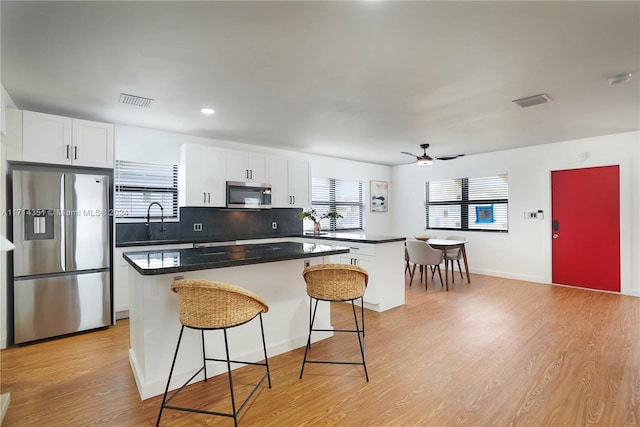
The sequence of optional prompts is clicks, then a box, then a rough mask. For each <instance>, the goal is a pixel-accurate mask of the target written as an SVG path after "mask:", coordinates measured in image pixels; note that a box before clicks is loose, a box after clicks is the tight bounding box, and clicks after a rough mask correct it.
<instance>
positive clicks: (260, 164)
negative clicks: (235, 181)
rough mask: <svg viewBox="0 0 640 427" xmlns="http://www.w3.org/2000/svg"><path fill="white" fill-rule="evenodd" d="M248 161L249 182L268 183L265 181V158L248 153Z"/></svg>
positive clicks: (261, 155)
mask: <svg viewBox="0 0 640 427" xmlns="http://www.w3.org/2000/svg"><path fill="white" fill-rule="evenodd" d="M248 160H249V180H250V181H254V182H260V183H269V182H268V181H267V156H265V155H263V154H257V153H249V156H248ZM269 184H270V183H269Z"/></svg>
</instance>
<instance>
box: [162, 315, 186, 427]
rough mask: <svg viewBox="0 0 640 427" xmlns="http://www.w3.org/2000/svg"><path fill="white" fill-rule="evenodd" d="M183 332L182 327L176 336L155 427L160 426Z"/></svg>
mask: <svg viewBox="0 0 640 427" xmlns="http://www.w3.org/2000/svg"><path fill="white" fill-rule="evenodd" d="M183 332H184V325H182V328H180V335H179V336H178V344H177V345H176V352H175V353H174V355H173V362H171V370H170V371H169V379H167V386H166V387H165V389H164V396H162V405H161V406H160V413H159V414H158V420H157V421H156V427H158V426H159V425H160V417H162V410H163V409H164V404H165V402H166V401H167V393H168V392H169V383H171V375H173V368H174V367H175V366H176V359H177V358H178V350H179V349H180V341H182V333H183Z"/></svg>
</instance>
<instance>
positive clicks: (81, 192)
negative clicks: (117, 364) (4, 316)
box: [9, 165, 112, 343]
mask: <svg viewBox="0 0 640 427" xmlns="http://www.w3.org/2000/svg"><path fill="white" fill-rule="evenodd" d="M110 176H111V175H110V173H109V172H108V171H99V172H97V173H96V172H94V171H92V170H84V169H83V170H76V169H71V168H68V169H58V168H44V167H39V166H34V165H12V168H11V200H12V204H11V206H10V211H9V213H10V214H11V218H12V223H13V225H12V230H13V241H14V243H15V245H16V248H15V250H14V251H13V254H12V255H13V288H12V290H13V326H14V342H15V343H24V342H28V341H34V340H39V339H43V338H50V337H54V336H58V335H64V334H69V333H73V332H78V331H84V330H89V329H95V328H100V327H104V326H108V325H110V324H111V323H112V309H111V295H112V290H111V289H112V286H111V283H112V280H111V268H110V266H111V231H110V230H111V224H112V220H111V217H110V214H111V212H110V208H111V204H110V199H111V197H110V194H111V188H112V187H111V184H110Z"/></svg>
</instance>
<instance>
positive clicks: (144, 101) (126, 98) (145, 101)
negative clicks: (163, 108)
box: [120, 93, 154, 108]
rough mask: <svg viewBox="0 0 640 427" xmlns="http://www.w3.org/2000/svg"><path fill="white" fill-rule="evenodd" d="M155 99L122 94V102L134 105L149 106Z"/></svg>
mask: <svg viewBox="0 0 640 427" xmlns="http://www.w3.org/2000/svg"><path fill="white" fill-rule="evenodd" d="M153 101H154V100H153V99H151V98H144V97H142V96H137V95H129V94H126V93H121V94H120V103H121V104H127V105H133V106H134V107H142V108H149V107H151V104H152V103H153Z"/></svg>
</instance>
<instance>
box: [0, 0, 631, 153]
mask: <svg viewBox="0 0 640 427" xmlns="http://www.w3.org/2000/svg"><path fill="white" fill-rule="evenodd" d="M1 7H2V9H1V18H2V23H1V24H2V27H1V30H2V51H1V59H2V70H1V71H2V74H1V78H2V83H3V85H4V87H5V88H6V90H7V92H8V93H9V95H10V96H11V97H12V99H13V101H14V102H15V104H16V105H17V106H18V108H21V109H27V110H36V111H42V112H49V113H53V114H60V115H67V116H72V117H79V118H86V119H92V120H98V121H106V122H111V123H119V124H128V125H135V126H141V127H149V128H154V129H162V130H167V131H173V132H179V133H186V134H192V135H200V136H206V137H212V138H220V139H225V140H232V141H238V142H246V143H251V144H256V145H265V146H271V147H276V148H283V149H287V150H294V151H302V152H306V153H312V154H320V155H327V156H333V157H341V158H348V159H357V160H362V161H367V162H373V163H380V164H388V165H394V164H402V163H407V162H410V161H411V159H410V158H409V157H408V156H406V155H404V154H401V153H400V151H409V152H414V153H419V152H420V148H419V144H420V143H421V142H424V141H426V142H429V143H431V149H430V150H429V154H431V155H432V156H433V155H446V154H454V153H466V154H474V153H481V152H488V151H496V150H504V149H509V148H516V147H522V146H527V145H534V144H545V143H550V142H556V141H563V140H568V139H576V138H583V137H590V136H598V135H604V134H611V133H619V132H626V131H631V130H637V129H640V78H639V77H640V75H638V74H639V73H640V2H637V1H633V2H609V1H603V2H560V1H557V2H477V1H473V2H399V1H389V2H384V1H379V2H366V1H358V2H356V1H352V2H148V1H141V2H97V1H87V2H56V1H47V2H23V1H22V2H11V1H6V0H3V1H2V2H1ZM620 73H633V74H634V76H633V79H632V80H631V82H629V83H626V84H620V85H609V84H608V83H607V78H608V77H610V76H612V75H616V74H620ZM121 92H124V93H129V94H134V95H140V96H144V97H149V98H153V99H155V102H154V104H153V105H152V107H151V108H149V109H141V108H136V107H132V106H129V105H123V104H119V103H118V98H119V95H120V93H121ZM538 93H546V94H548V95H549V96H550V97H551V99H552V100H553V101H552V102H551V103H548V104H544V105H538V106H535V107H531V108H526V109H521V108H520V107H517V106H515V105H513V104H512V102H511V101H512V100H513V99H516V98H521V97H525V96H530V95H535V94H538ZM203 106H211V107H213V108H215V109H216V111H217V113H216V114H215V115H214V116H204V115H202V114H201V113H200V112H199V109H200V108H201V107H203Z"/></svg>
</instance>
